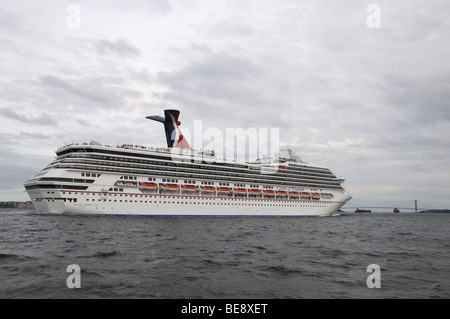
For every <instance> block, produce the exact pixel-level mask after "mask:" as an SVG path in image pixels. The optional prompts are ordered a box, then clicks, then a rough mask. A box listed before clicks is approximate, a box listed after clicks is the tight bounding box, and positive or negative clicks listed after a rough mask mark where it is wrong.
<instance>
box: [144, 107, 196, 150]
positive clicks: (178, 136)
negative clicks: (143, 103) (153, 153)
mask: <svg viewBox="0 0 450 319" xmlns="http://www.w3.org/2000/svg"><path fill="white" fill-rule="evenodd" d="M179 116H180V111H178V110H164V117H162V116H157V115H152V116H147V117H146V118H147V119H150V120H154V121H157V122H161V123H163V124H164V130H165V131H166V140H167V147H169V148H170V147H178V148H187V149H191V146H190V145H189V143H188V141H187V140H186V138H185V137H184V136H183V133H181V130H180V128H179V125H181V122H180V121H178V117H179Z"/></svg>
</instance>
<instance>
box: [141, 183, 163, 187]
mask: <svg viewBox="0 0 450 319" xmlns="http://www.w3.org/2000/svg"><path fill="white" fill-rule="evenodd" d="M139 186H140V187H145V188H156V187H158V185H156V184H155V183H141V184H140V185H139Z"/></svg>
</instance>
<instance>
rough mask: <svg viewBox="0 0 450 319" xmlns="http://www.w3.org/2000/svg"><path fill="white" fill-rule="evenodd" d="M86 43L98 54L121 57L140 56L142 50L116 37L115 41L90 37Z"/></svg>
mask: <svg viewBox="0 0 450 319" xmlns="http://www.w3.org/2000/svg"><path fill="white" fill-rule="evenodd" d="M88 43H89V44H90V45H91V46H92V48H93V49H94V50H95V51H96V52H97V53H98V54H100V55H115V56H119V57H122V58H134V57H140V56H142V51H141V50H140V49H139V48H137V47H136V46H135V45H133V44H132V43H131V42H130V41H128V40H126V39H123V38H118V39H117V40H116V41H111V40H107V39H91V40H88Z"/></svg>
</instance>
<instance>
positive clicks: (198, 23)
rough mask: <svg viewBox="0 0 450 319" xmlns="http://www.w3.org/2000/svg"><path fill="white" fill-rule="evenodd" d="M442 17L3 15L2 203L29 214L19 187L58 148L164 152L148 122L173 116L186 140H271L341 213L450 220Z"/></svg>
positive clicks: (353, 4) (300, 6)
mask: <svg viewBox="0 0 450 319" xmlns="http://www.w3.org/2000/svg"><path fill="white" fill-rule="evenodd" d="M371 4H375V5H376V6H375V9H379V11H377V10H375V9H374V7H373V6H369V5H371ZM449 12H450V2H449V1H448V0H442V1H439V0H430V1H415V0H398V1H387V0H386V1H376V0H370V1H362V0H352V1H350V0H327V1H324V0H318V1H311V0H304V1H300V0H277V1H265V0H258V1H251V0H247V1H221V0H220V1H219V0H209V1H206V0H204V1H201V0H179V1H175V0H161V1H159V0H158V1H157V0H132V1H131V0H127V1H119V0H108V1H107V0H96V1H61V0H47V1H46V0H41V1H31V0H28V1H22V0H15V1H1V2H0V120H1V127H0V138H1V146H2V150H1V152H0V165H1V171H0V200H27V199H28V197H27V195H26V193H25V191H24V188H23V183H24V182H25V181H26V180H27V179H28V178H30V177H31V176H33V175H34V174H36V173H37V172H39V171H40V170H41V169H42V168H43V167H45V165H47V164H48V163H50V162H51V161H52V160H53V158H54V157H55V153H54V151H55V150H56V149H57V148H58V147H60V146H63V145H65V144H66V143H72V142H79V143H82V142H89V141H90V140H97V141H99V142H101V143H103V144H110V145H116V144H123V143H127V144H142V145H148V146H165V138H164V132H163V130H162V126H161V125H160V124H159V123H156V122H151V121H149V120H147V119H145V116H148V115H163V110H164V109H166V108H177V109H179V110H180V111H181V117H180V120H181V122H182V128H183V127H184V128H185V129H186V130H193V123H194V120H203V128H204V129H207V128H208V127H217V128H220V129H222V130H225V129H226V128H238V127H242V128H244V129H246V128H249V127H253V128H278V129H279V133H280V144H281V145H282V147H290V148H292V149H293V150H294V151H296V153H297V154H298V155H300V156H301V157H302V158H303V160H305V161H308V162H311V163H315V164H318V165H321V166H326V167H329V168H330V169H331V170H332V171H333V172H334V173H335V174H336V175H337V176H342V177H344V178H346V182H345V184H344V186H345V187H346V189H348V190H349V191H350V193H351V194H352V196H353V200H352V201H351V202H350V203H349V204H348V205H347V206H389V205H393V206H405V205H406V206H411V207H412V206H413V201H414V199H417V200H418V201H419V206H424V207H434V208H450V164H449V163H450V161H449V157H450V125H449V124H450V123H449V122H450V62H449V56H450V19H449V17H448V15H449ZM377 13H379V15H377ZM378 18H379V19H378ZM421 204H424V205H421ZM425 205H427V206H425Z"/></svg>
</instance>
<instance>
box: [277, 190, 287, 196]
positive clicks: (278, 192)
mask: <svg viewBox="0 0 450 319" xmlns="http://www.w3.org/2000/svg"><path fill="white" fill-rule="evenodd" d="M286 194H287V193H286V192H285V191H277V195H281V196H286Z"/></svg>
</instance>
